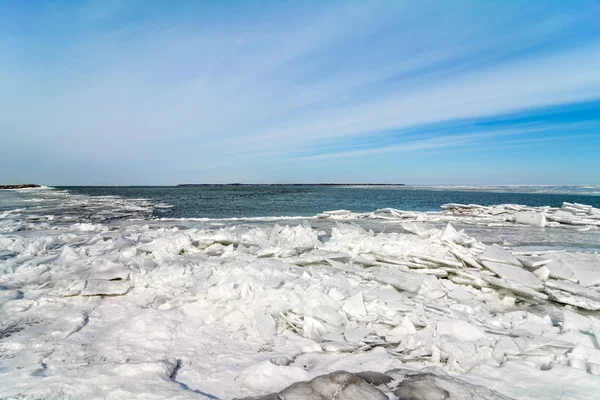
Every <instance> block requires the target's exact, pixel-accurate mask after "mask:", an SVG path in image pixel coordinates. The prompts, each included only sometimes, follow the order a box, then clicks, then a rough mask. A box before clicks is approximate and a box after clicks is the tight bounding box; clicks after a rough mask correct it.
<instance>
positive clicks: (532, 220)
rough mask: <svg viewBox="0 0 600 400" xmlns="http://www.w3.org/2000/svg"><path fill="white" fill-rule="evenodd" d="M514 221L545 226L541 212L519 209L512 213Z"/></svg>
mask: <svg viewBox="0 0 600 400" xmlns="http://www.w3.org/2000/svg"><path fill="white" fill-rule="evenodd" d="M514 218H515V222H516V223H518V224H523V225H532V226H539V227H542V228H543V227H544V226H546V216H545V215H544V214H542V213H537V212H531V211H521V212H516V213H515V214H514Z"/></svg>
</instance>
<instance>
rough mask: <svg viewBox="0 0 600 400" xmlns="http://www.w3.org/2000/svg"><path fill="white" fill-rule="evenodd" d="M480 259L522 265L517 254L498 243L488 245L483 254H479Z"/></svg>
mask: <svg viewBox="0 0 600 400" xmlns="http://www.w3.org/2000/svg"><path fill="white" fill-rule="evenodd" d="M479 259H480V260H481V261H493V262H497V263H504V264H511V265H516V266H518V267H520V266H521V262H520V261H519V260H518V259H517V258H516V257H515V256H513V255H512V254H510V253H509V252H508V251H506V250H504V249H503V248H502V247H500V246H498V245H497V244H493V245H491V246H487V247H486V249H485V251H484V252H483V254H482V255H480V256H479Z"/></svg>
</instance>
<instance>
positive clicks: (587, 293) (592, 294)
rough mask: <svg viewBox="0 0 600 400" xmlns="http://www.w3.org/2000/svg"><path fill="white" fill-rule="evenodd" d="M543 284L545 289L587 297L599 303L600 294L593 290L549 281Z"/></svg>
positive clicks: (574, 284)
mask: <svg viewBox="0 0 600 400" xmlns="http://www.w3.org/2000/svg"><path fill="white" fill-rule="evenodd" d="M545 284H546V287H550V288H552V289H559V290H562V291H565V292H569V293H572V294H575V295H578V296H582V297H587V298H588V299H591V300H595V301H600V292H598V291H597V290H594V289H590V288H587V287H585V286H581V285H578V284H577V283H573V282H567V281H556V280H549V281H547V282H546V283H545Z"/></svg>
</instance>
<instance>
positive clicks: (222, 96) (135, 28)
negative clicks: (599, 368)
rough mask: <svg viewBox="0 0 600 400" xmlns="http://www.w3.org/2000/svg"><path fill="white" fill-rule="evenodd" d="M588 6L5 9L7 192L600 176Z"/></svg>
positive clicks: (598, 68) (192, 4)
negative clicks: (18, 188) (16, 188)
mask: <svg viewBox="0 0 600 400" xmlns="http://www.w3.org/2000/svg"><path fill="white" fill-rule="evenodd" d="M598 21H600V2H598V1H584V0H581V1H580V0H578V1H535V0H534V1H502V2H500V1H497V2H492V1H447V2H446V1H444V2H441V1H393V2H392V1H347V2H321V1H313V2H310V1H308V2H279V1H244V2H232V1H222V2H217V1H214V2H213V1H205V2H202V1H184V0H178V1H166V0H165V1H133V0H132V1H127V0H115V1H109V0H99V1H87V2H86V1H31V2H29V1H20V2H19V1H7V2H0V110H2V111H1V112H0V139H1V140H0V182H5V183H16V182H37V183H42V184H49V185H85V184H90V185H102V184H111V185H127V184H150V185H160V184H167V185H168V184H177V183H184V182H186V183H187V182H197V183H213V182H214V183H219V182H221V183H226V182H247V183H251V182H273V183H285V182H388V183H408V184H600V172H599V171H600V24H599V23H598Z"/></svg>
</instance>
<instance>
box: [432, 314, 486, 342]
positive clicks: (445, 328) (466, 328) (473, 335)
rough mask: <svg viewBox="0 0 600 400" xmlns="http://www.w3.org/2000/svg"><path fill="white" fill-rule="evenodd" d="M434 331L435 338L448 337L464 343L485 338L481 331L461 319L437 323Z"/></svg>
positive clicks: (483, 332)
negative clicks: (464, 341)
mask: <svg viewBox="0 0 600 400" xmlns="http://www.w3.org/2000/svg"><path fill="white" fill-rule="evenodd" d="M435 330H436V335H437V336H442V335H450V336H454V337H456V338H459V339H461V340H466V341H471V340H479V339H483V338H485V337H486V334H485V331H484V330H483V329H481V328H480V327H477V326H475V325H473V324H470V323H469V322H467V321H464V320H462V319H459V320H441V321H437V323H436V328H435Z"/></svg>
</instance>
